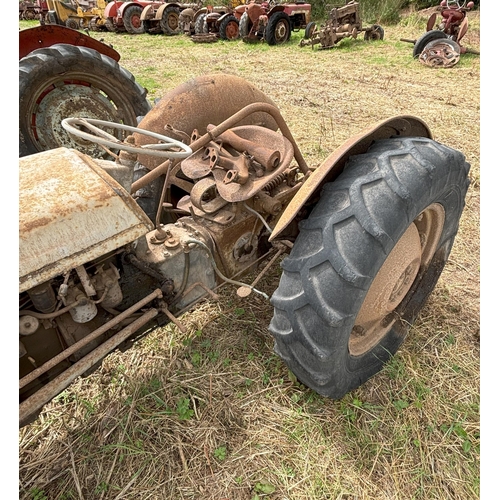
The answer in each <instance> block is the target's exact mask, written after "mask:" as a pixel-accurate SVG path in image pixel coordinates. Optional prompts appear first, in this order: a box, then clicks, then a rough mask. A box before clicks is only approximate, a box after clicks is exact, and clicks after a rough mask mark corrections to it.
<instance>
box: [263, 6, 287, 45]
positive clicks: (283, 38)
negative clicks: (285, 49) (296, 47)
mask: <svg viewBox="0 0 500 500" xmlns="http://www.w3.org/2000/svg"><path fill="white" fill-rule="evenodd" d="M290 26H291V24H290V18H289V17H288V15H287V14H285V13H284V12H276V13H275V14H273V15H272V16H271V17H270V19H269V22H268V24H267V27H266V42H267V43H268V44H269V45H281V44H282V43H286V42H288V40H290V35H291V28H290Z"/></svg>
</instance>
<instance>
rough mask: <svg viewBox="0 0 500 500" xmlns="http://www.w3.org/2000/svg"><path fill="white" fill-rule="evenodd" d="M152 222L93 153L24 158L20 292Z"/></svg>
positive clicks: (119, 242)
mask: <svg viewBox="0 0 500 500" xmlns="http://www.w3.org/2000/svg"><path fill="white" fill-rule="evenodd" d="M152 227H153V226H152V223H151V221H150V220H149V219H148V217H147V216H146V215H145V214H144V212H143V211H142V210H141V209H140V208H139V206H138V205H137V203H136V202H135V201H134V200H133V199H132V197H131V196H130V195H129V194H128V193H127V192H126V191H125V190H124V189H123V188H122V187H121V186H120V184H118V183H117V182H116V181H115V180H114V179H113V178H112V177H110V176H109V175H108V174H107V173H106V172H105V171H104V170H102V169H101V168H100V167H98V166H97V165H96V164H94V163H93V162H92V160H91V159H90V158H89V157H86V156H85V155H82V154H80V153H78V152H77V151H74V150H68V149H65V148H59V149H55V150H51V151H46V152H43V153H39V154H37V155H32V156H26V157H24V158H20V159H19V284H20V292H22V291H24V290H28V289H30V288H32V287H33V286H35V285H37V284H40V283H43V282H45V281H47V280H48V279H50V278H52V277H54V276H56V275H58V274H61V273H63V272H66V271H68V270H70V269H73V268H75V267H76V266H79V265H82V264H85V263H86V262H88V261H90V260H92V259H95V258H97V257H100V256H101V255H103V254H105V253H107V252H110V251H112V250H115V249H117V248H119V247H121V246H123V245H125V244H127V243H130V242H131V241H133V240H135V239H137V238H138V237H139V236H141V235H143V234H146V233H147V232H148V231H149V230H151V229H152Z"/></svg>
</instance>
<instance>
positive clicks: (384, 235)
mask: <svg viewBox="0 0 500 500" xmlns="http://www.w3.org/2000/svg"><path fill="white" fill-rule="evenodd" d="M469 168H470V166H469V164H468V163H466V162H465V159H464V156H463V155H462V153H460V152H458V151H455V150H453V149H450V148H447V147H446V146H443V145H440V144H438V143H436V142H434V141H432V140H430V139H424V138H403V139H400V138H394V139H388V140H383V141H378V142H375V143H374V145H373V146H372V147H371V148H370V150H369V151H368V152H367V153H365V154H363V155H357V156H354V157H352V158H351V159H350V160H349V162H348V164H347V166H346V168H345V169H344V171H343V173H342V174H341V175H340V176H339V177H338V178H337V179H336V180H335V181H334V182H332V183H328V184H326V185H325V186H324V187H323V190H322V193H321V197H320V200H319V202H318V203H317V205H316V206H315V207H314V208H313V210H312V212H311V214H310V215H309V217H308V219H307V220H305V221H303V222H301V223H300V225H299V229H300V233H299V235H298V237H297V239H296V241H295V244H294V246H293V249H292V251H291V253H290V255H289V256H288V257H287V258H285V259H284V261H283V263H282V268H283V274H282V277H281V280H280V284H279V286H278V288H277V290H276V292H275V293H274V294H273V297H272V298H271V303H272V304H273V306H274V316H273V319H272V321H271V323H270V326H269V329H270V331H271V333H272V334H273V336H274V338H275V350H276V352H277V354H278V355H280V356H281V357H282V359H283V360H284V361H285V363H286V364H287V365H288V367H289V369H290V370H291V371H292V372H293V373H294V374H295V375H296V376H297V378H298V379H299V380H300V381H301V382H302V383H304V384H305V385H307V386H309V387H310V388H312V389H313V390H315V391H316V392H318V393H319V394H321V395H324V396H328V397H331V398H333V399H339V398H341V397H343V396H344V395H345V394H346V393H347V392H349V391H351V390H353V389H355V388H357V387H358V386H360V385H361V384H362V383H364V382H365V381H366V380H368V378H370V377H371V376H373V375H374V374H376V373H377V372H379V371H380V370H381V369H382V367H383V364H384V363H385V362H386V361H387V360H388V359H389V358H390V356H391V355H393V354H394V353H395V352H396V351H397V349H398V348H399V346H400V344H401V343H402V341H403V339H404V337H405V335H406V333H407V330H408V327H409V325H411V324H412V323H413V322H414V320H415V318H416V316H417V315H418V313H419V311H420V310H421V308H422V307H423V305H424V303H425V302H426V300H427V298H428V296H429V295H430V293H431V292H432V290H433V289H434V287H435V284H436V282H437V280H438V278H439V276H440V274H441V272H442V270H443V267H444V265H445V263H446V261H447V259H448V256H449V253H450V251H451V248H452V245H453V241H454V238H455V235H456V233H457V231H458V224H459V219H460V216H461V214H462V210H463V207H464V203H465V201H464V200H465V195H466V192H467V188H468V184H469V181H468V177H467V176H468V172H469ZM434 203H437V204H439V205H441V206H442V207H443V208H444V213H445V219H444V226H443V230H442V233H441V236H440V239H439V243H438V244H437V247H436V251H435V253H434V255H433V257H432V260H431V261H430V264H429V265H428V267H427V269H421V270H420V271H419V274H418V275H417V278H416V279H415V281H414V282H413V285H412V286H411V288H410V290H409V291H408V293H407V294H406V296H405V297H404V299H403V300H402V302H401V303H400V305H398V307H397V309H396V315H395V317H396V318H398V319H396V321H395V323H394V324H393V325H392V327H391V328H390V329H389V330H388V331H387V332H385V333H384V334H383V335H381V337H380V339H378V341H377V342H376V343H375V344H374V345H373V346H372V347H371V348H370V349H369V350H367V351H366V352H363V353H362V354H360V355H357V356H353V355H351V353H350V352H349V339H350V336H351V332H352V329H353V327H354V322H355V320H356V318H357V315H358V313H359V311H360V309H361V306H362V305H363V302H364V299H365V297H366V295H367V293H368V290H369V289H370V286H371V284H372V283H373V280H374V279H375V276H376V275H377V273H378V271H379V269H380V268H381V267H382V265H383V264H384V262H385V260H386V259H387V256H388V255H389V254H390V252H391V250H392V249H393V248H394V246H395V245H396V243H397V242H398V241H399V239H400V238H401V236H402V235H403V234H404V233H405V231H406V230H407V229H408V227H409V226H410V225H411V224H412V223H413V221H414V220H415V218H416V217H417V216H418V215H419V214H420V213H422V212H423V211H424V210H425V209H426V208H427V207H429V206H430V205H432V204H434Z"/></svg>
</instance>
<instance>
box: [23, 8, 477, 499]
mask: <svg viewBox="0 0 500 500" xmlns="http://www.w3.org/2000/svg"><path fill="white" fill-rule="evenodd" d="M425 22H426V17H424V16H423V15H422V16H419V15H418V14H412V15H411V16H410V17H407V18H404V19H403V20H402V21H401V22H400V23H399V24H398V25H395V26H384V29H385V38H384V40H383V41H379V42H373V43H367V42H365V41H363V39H362V37H360V38H358V39H357V40H352V39H350V40H345V41H343V42H342V43H340V44H339V45H338V46H336V47H335V48H334V49H332V50H325V51H319V50H311V48H310V47H304V48H300V47H298V43H299V41H300V39H301V38H302V35H303V32H301V33H293V35H292V39H291V41H290V42H289V43H288V44H286V45H284V46H278V47H269V46H267V45H265V44H252V45H248V44H245V43H243V42H241V41H236V42H222V41H219V42H217V43H210V44H199V43H193V42H192V41H191V40H190V39H189V38H187V37H184V36H176V37H166V36H151V35H147V34H145V35H136V36H132V35H128V34H116V33H98V34H93V35H94V36H96V37H97V38H99V39H101V38H102V39H103V40H104V41H105V42H106V43H110V44H112V45H113V46H114V48H115V49H117V50H118V52H119V53H120V54H121V60H120V64H121V65H122V66H123V67H124V68H126V69H128V70H130V71H131V72H132V73H133V74H134V75H135V77H136V79H137V81H138V82H139V83H140V84H141V85H142V86H144V87H145V88H147V89H148V91H149V94H148V95H149V98H150V99H151V102H154V100H155V99H159V98H161V97H162V95H164V94H165V93H166V92H167V91H168V90H170V89H172V88H174V87H175V86H176V85H178V84H180V83H183V82H184V81H186V80H188V79H190V78H192V77H195V76H198V75H201V74H209V73H221V72H222V73H228V74H232V75H237V76H240V77H243V78H245V79H247V80H248V81H250V82H251V83H253V84H254V85H255V86H257V87H258V88H260V89H261V90H262V91H264V92H265V93H266V94H267V95H268V96H269V97H271V98H272V99H273V100H274V102H275V103H276V104H277V105H278V107H279V108H280V110H281V113H282V114H283V116H284V117H285V120H286V121H287V123H288V126H289V127H290V129H291V131H292V133H293V135H294V137H295V139H296V141H297V142H298V144H299V146H300V148H301V151H302V153H303V155H304V157H305V159H306V161H307V162H308V164H309V165H310V166H318V165H319V164H320V163H321V161H322V160H324V159H325V158H326V156H327V155H328V154H329V153H330V152H331V151H333V150H334V149H335V148H337V147H338V146H340V145H341V144H342V143H343V142H344V141H345V140H347V139H348V138H349V137H351V136H352V135H354V134H355V133H357V132H359V131H360V130H361V129H362V128H364V127H366V126H368V125H369V124H371V123H374V122H377V121H379V120H381V119H384V118H388V117H391V116H394V115H407V114H409V115H415V116H418V117H420V118H422V119H423V120H424V121H425V122H426V123H427V124H428V125H429V127H430V129H431V131H432V132H433V135H434V138H435V140H437V141H438V142H441V143H444V144H446V145H448V146H451V147H453V148H456V149H459V150H460V151H462V152H463V153H464V154H465V156H466V158H467V160H468V161H469V162H470V164H471V171H470V178H471V185H470V188H469V191H468V194H467V199H466V207H465V210H464V214H463V217H462V221H461V226H460V229H459V233H458V236H457V238H456V241H455V245H454V248H453V251H452V253H451V256H450V259H449V261H448V263H447V265H446V267H445V270H444V272H443V274H442V276H441V278H440V280H439V282H438V284H437V286H436V288H435V290H434V292H433V293H432V295H431V297H430V299H429V301H428V303H427V304H426V306H425V307H424V309H423V310H422V313H421V315H420V317H419V319H418V320H417V322H416V323H415V325H414V326H413V328H412V329H411V331H410V334H409V336H408V338H407V339H406V341H405V343H404V344H403V346H402V348H401V349H400V351H399V352H398V354H397V355H396V356H395V357H394V358H393V359H392V360H391V361H390V362H389V363H388V364H387V366H386V368H385V369H384V370H383V371H382V372H381V373H380V374H378V375H376V376H374V377H373V378H372V379H370V380H369V381H368V382H367V383H366V384H364V385H363V386H361V387H360V388H359V389H357V390H355V391H353V392H352V393H349V394H347V395H346V396H345V397H344V398H343V399H342V400H340V401H331V400H327V399H325V398H322V397H320V396H318V395H317V394H315V393H314V392H312V391H311V390H309V389H307V388H305V387H303V386H300V385H299V384H297V383H296V381H295V380H294V379H293V377H291V376H290V374H289V373H288V371H287V369H286V367H285V365H284V364H283V363H282V362H281V360H280V359H279V358H278V357H277V356H276V355H275V354H274V353H273V341H272V338H271V335H270V334H269V332H268V330H267V327H268V324H269V321H270V319H271V317H272V307H271V306H270V304H269V303H268V302H266V301H265V300H264V299H263V298H262V297H260V296H257V295H252V296H250V297H249V298H247V299H245V300H242V299H239V298H238V297H237V296H236V294H235V290H234V289H232V288H230V287H226V288H224V289H223V290H222V291H221V299H220V300H219V301H217V302H214V301H212V302H206V303H204V304H203V305H201V306H199V307H197V308H196V309H195V310H194V311H192V312H190V313H186V314H185V315H184V316H183V317H182V322H183V324H184V325H185V326H186V328H187V332H186V333H182V332H181V331H180V330H179V329H178V328H176V327H175V326H173V325H168V326H166V327H162V328H158V329H156V330H154V331H152V332H151V333H150V334H149V335H148V336H146V337H144V338H143V339H142V340H140V341H139V342H137V343H136V344H135V345H134V346H133V347H132V348H131V349H129V350H128V351H126V352H115V353H113V354H111V355H110V356H109V357H108V358H106V359H105V360H104V362H103V364H102V367H101V368H100V369H99V370H97V371H96V372H94V373H93V374H92V375H90V376H89V377H87V378H85V379H78V380H77V381H76V382H75V383H74V384H73V385H72V386H71V387H69V388H68V389H67V390H65V391H64V392H63V393H62V394H61V395H59V396H58V397H57V398H56V399H55V400H53V401H52V402H51V403H49V404H48V405H46V407H45V408H44V410H43V412H42V413H41V415H40V417H39V418H38V419H37V420H36V421H35V422H34V423H32V424H30V425H28V426H26V427H24V428H22V429H21V430H20V431H19V498H20V499H23V500H25V499H26V500H27V499H31V500H35V499H36V500H44V499H50V500H53V499H54V500H56V499H57V500H70V499H72V500H73V499H78V500H82V499H85V500H88V499H99V500H101V499H102V500H104V499H116V500H118V499H129V500H136V499H137V500H139V499H140V500H145V499H176V500H177V499H179V500H181V499H182V500H187V499H202V500H205V499H206V500H226V499H228V500H239V499H242V500H243V499H248V500H256V499H266V500H306V499H307V500H309V499H310V500H320V499H321V500H322V499H325V500H326V499H332V500H333V499H335V500H355V499H356V500H358V499H363V500H364V499H366V500H408V499H421V500H429V499H433V500H441V499H443V500H444V499H446V500H448V499H449V500H474V499H478V498H479V496H480V495H479V490H480V487H479V486H480V471H479V469H480V467H479V463H480V461H479V457H480V450H479V447H480V407H479V403H480V397H479V375H480V370H479V368H480V363H479V358H480V356H479V351H480V340H479V328H480V315H479V215H480V210H479V208H480V185H481V175H480V140H479V139H480V120H479V117H480V57H479V56H478V55H472V54H465V55H463V56H462V57H461V59H460V62H459V63H458V64H457V65H456V66H455V67H453V68H450V69H432V68H429V67H426V66H423V65H422V64H420V63H419V62H418V61H416V60H414V59H413V58H412V46H411V44H409V43H406V42H402V41H400V39H401V38H409V39H416V38H418V37H419V36H420V35H421V34H422V33H423V32H424V31H425ZM479 23H480V18H479V12H478V11H475V12H472V13H471V16H470V28H469V32H468V33H467V35H466V37H465V39H464V40H463V44H464V45H465V46H467V47H470V48H473V49H475V50H479V46H480V29H479ZM35 24H36V23H35ZM32 25H33V23H31V24H30V23H29V22H22V23H20V27H21V28H25V27H29V26H32ZM207 105H210V103H207ZM279 277H280V269H279V267H278V266H277V267H276V268H273V269H272V270H271V272H269V273H268V275H266V278H265V280H264V281H263V282H261V283H260V284H259V288H260V289H262V290H263V291H264V292H266V293H267V294H268V295H271V294H272V292H273V291H274V290H275V288H276V287H277V284H278V281H279Z"/></svg>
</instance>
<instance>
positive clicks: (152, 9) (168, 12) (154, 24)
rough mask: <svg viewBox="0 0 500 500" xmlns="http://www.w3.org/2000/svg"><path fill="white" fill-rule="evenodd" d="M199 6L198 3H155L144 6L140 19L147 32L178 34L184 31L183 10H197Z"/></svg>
mask: <svg viewBox="0 0 500 500" xmlns="http://www.w3.org/2000/svg"><path fill="white" fill-rule="evenodd" d="M199 8H200V4H198V3H174V2H165V3H162V4H156V3H153V4H151V5H147V6H146V7H144V9H143V11H142V13H141V17H140V19H141V22H142V26H143V28H144V31H145V32H146V33H149V34H158V33H163V34H165V35H178V34H179V33H182V31H183V27H182V24H181V23H180V22H179V21H180V16H181V14H182V12H183V11H184V10H186V9H189V11H193V12H196V11H197V10H199Z"/></svg>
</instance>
